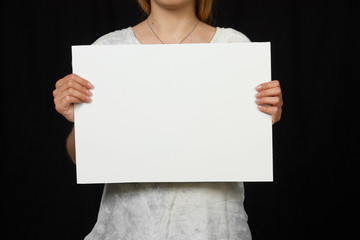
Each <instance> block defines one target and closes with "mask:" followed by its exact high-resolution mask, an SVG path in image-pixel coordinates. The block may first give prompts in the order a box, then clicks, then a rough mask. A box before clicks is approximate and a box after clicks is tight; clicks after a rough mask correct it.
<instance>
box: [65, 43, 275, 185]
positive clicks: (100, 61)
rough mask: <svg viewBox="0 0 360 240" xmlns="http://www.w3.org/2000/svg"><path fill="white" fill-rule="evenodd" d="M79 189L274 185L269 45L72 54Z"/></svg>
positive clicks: (122, 48) (99, 49)
mask: <svg viewBox="0 0 360 240" xmlns="http://www.w3.org/2000/svg"><path fill="white" fill-rule="evenodd" d="M72 54H73V72H74V73H76V74H78V75H79V76H81V77H83V78H85V79H87V80H89V81H90V82H91V83H93V85H94V86H95V88H94V89H93V90H92V92H93V97H92V102H91V103H89V104H87V103H83V104H76V105H75V144H76V145H75V146H76V162H77V163H76V169H77V182H78V183H125V182H126V183H134V182H219V181H221V182H234V181H239V182H240V181H272V178H273V174H272V123H271V116H270V115H267V114H265V113H262V112H260V111H259V110H258V109H257V105H256V104H255V94H256V90H255V87H256V86H257V85H258V84H260V83H264V82H268V81H271V66H270V43H227V44H183V45H178V44H174V45H116V46H115V45H114V46H109V45H107V46H73V47H72Z"/></svg>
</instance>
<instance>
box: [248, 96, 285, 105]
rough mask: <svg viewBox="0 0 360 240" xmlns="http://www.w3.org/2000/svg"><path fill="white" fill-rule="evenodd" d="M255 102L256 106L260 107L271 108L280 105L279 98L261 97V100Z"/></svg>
mask: <svg viewBox="0 0 360 240" xmlns="http://www.w3.org/2000/svg"><path fill="white" fill-rule="evenodd" d="M255 102H256V104H258V105H262V104H268V105H273V106H279V105H282V103H281V98H280V97H262V98H257V99H256V100H255Z"/></svg>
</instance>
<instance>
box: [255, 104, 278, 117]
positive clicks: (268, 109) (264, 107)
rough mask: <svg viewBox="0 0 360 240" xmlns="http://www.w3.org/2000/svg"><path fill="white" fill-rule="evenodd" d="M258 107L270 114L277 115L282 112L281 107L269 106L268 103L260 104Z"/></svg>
mask: <svg viewBox="0 0 360 240" xmlns="http://www.w3.org/2000/svg"><path fill="white" fill-rule="evenodd" d="M258 109H259V110H260V111H261V112H263V113H267V114H270V115H275V114H278V113H280V112H281V108H279V107H277V106H267V105H258Z"/></svg>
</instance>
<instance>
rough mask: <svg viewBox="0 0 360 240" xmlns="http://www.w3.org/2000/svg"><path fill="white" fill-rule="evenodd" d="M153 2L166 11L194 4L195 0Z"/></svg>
mask: <svg viewBox="0 0 360 240" xmlns="http://www.w3.org/2000/svg"><path fill="white" fill-rule="evenodd" d="M153 2H154V3H155V4H157V5H159V6H160V7H163V8H167V9H177V8H181V7H185V6H187V5H189V4H195V0H153Z"/></svg>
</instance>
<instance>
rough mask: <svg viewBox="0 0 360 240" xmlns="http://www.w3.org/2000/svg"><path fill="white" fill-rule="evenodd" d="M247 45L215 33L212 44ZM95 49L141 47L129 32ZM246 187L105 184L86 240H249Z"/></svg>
mask: <svg viewBox="0 0 360 240" xmlns="http://www.w3.org/2000/svg"><path fill="white" fill-rule="evenodd" d="M226 42H249V39H248V38H247V37H246V36H245V35H243V34H242V33H240V32H237V31H235V30H233V29H229V28H227V29H225V28H217V31H216V34H215V36H214V38H213V39H212V41H211V43H226ZM94 44H95V45H105V44H111V45H114V44H140V43H139V42H138V41H137V39H136V37H135V35H134V33H133V31H132V29H131V28H127V29H123V30H120V31H115V32H112V33H109V34H107V35H105V36H103V37H101V38H99V39H98V40H97V41H96V42H95V43H94ZM243 201H244V186H243V184H242V183H133V184H106V185H105V188H104V192H103V196H102V200H101V206H100V210H99V214H98V219H97V222H96V224H95V226H94V228H93V230H92V231H91V232H90V234H89V235H88V236H87V237H86V238H85V240H115V239H116V240H120V239H121V240H130V239H131V240H142V239H144V240H145V239H146V240H235V239H236V240H250V239H251V233H250V229H249V226H248V224H247V215H246V213H245V211H244V206H243Z"/></svg>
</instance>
